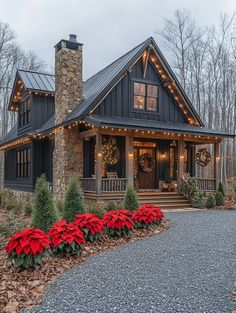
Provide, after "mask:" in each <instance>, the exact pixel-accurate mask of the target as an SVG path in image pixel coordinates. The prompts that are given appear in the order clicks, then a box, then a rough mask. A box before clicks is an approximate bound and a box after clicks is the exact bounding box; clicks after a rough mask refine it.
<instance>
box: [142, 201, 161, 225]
mask: <svg viewBox="0 0 236 313" xmlns="http://www.w3.org/2000/svg"><path fill="white" fill-rule="evenodd" d="M142 208H146V209H149V210H150V211H152V212H153V213H154V215H155V217H156V219H157V220H158V221H159V222H160V221H161V219H162V218H163V217H164V216H165V214H164V212H163V211H161V209H160V208H158V207H156V206H155V205H153V204H149V203H147V204H143V205H142Z"/></svg>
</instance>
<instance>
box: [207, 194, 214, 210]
mask: <svg viewBox="0 0 236 313" xmlns="http://www.w3.org/2000/svg"><path fill="white" fill-rule="evenodd" d="M215 206H216V200H215V196H214V195H213V194H210V195H209V196H208V197H207V199H206V207H207V208H208V209H213V208H214V207H215Z"/></svg>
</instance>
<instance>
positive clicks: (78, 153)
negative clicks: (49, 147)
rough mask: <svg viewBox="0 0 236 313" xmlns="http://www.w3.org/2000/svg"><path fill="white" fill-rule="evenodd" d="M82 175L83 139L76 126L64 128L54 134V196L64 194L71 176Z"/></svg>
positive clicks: (58, 196)
mask: <svg viewBox="0 0 236 313" xmlns="http://www.w3.org/2000/svg"><path fill="white" fill-rule="evenodd" d="M74 175H78V176H79V177H82V175H83V141H82V139H80V137H79V132H78V129H77V128H71V129H68V128H66V129H64V130H63V131H62V132H60V133H58V134H56V135H55V150H54V154H53V193H54V196H55V198H61V197H63V196H64V193H65V189H66V186H67V184H68V181H69V178H70V177H71V176H74Z"/></svg>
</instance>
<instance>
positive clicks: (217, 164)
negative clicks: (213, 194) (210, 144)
mask: <svg viewBox="0 0 236 313" xmlns="http://www.w3.org/2000/svg"><path fill="white" fill-rule="evenodd" d="M214 174H215V180H216V186H215V188H216V190H217V188H218V186H219V182H220V143H219V142H215V143H214Z"/></svg>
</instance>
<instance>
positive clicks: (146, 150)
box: [80, 127, 220, 200]
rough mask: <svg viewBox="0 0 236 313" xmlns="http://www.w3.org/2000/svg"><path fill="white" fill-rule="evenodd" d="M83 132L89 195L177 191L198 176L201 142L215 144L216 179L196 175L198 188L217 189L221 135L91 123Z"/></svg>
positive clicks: (83, 180) (85, 186)
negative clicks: (132, 189) (199, 146)
mask: <svg viewBox="0 0 236 313" xmlns="http://www.w3.org/2000/svg"><path fill="white" fill-rule="evenodd" d="M80 136H81V138H82V139H83V177H82V178H81V185H82V188H83V190H84V194H85V197H86V196H89V197H92V198H94V199H95V198H103V196H105V197H107V196H108V195H110V197H109V198H112V199H116V198H117V200H118V199H120V197H121V195H122V194H123V193H124V191H125V190H126V188H127V186H128V185H132V186H134V188H135V189H136V190H137V191H138V192H139V193H142V194H143V193H151V192H153V193H156V192H172V193H176V192H178V193H179V192H180V189H181V184H182V181H183V180H184V179H186V178H188V177H189V176H196V174H197V173H196V161H195V155H196V149H197V147H198V145H203V144H212V145H213V147H214V153H213V155H214V156H213V158H212V161H211V162H212V163H213V167H214V171H213V172H214V173H213V175H212V176H213V177H204V178H197V183H198V187H199V188H200V190H203V191H215V190H216V188H217V186H218V183H219V169H218V167H219V165H218V163H219V144H220V138H219V137H209V136H208V137H206V136H200V135H190V134H183V133H170V132H163V133H157V132H154V131H153V132H152V131H148V130H147V131H140V130H132V129H126V128H125V129H121V128H120V129H119V128H118V129H117V128H109V129H108V127H100V128H96V127H93V128H92V129H89V130H86V131H83V132H81V133H80ZM167 186H168V187H167ZM166 188H167V189H166Z"/></svg>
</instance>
